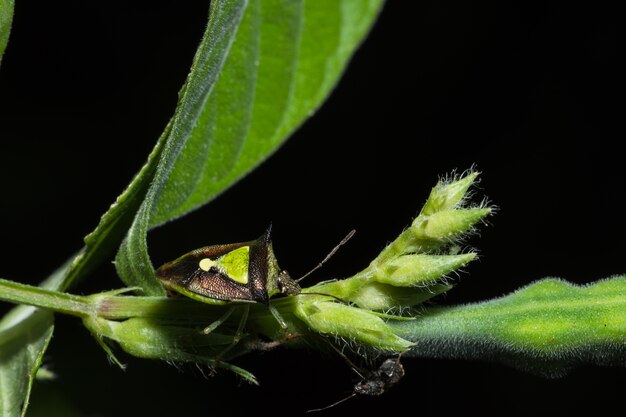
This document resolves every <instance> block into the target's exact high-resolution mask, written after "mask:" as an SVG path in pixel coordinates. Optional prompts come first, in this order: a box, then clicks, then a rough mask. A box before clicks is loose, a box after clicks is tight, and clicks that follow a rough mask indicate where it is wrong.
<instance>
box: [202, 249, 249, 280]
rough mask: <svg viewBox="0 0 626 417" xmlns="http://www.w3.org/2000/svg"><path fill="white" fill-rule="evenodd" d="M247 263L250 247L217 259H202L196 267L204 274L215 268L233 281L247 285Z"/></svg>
mask: <svg viewBox="0 0 626 417" xmlns="http://www.w3.org/2000/svg"><path fill="white" fill-rule="evenodd" d="M249 263H250V246H242V247H240V248H238V249H235V250H233V251H230V252H228V253H227V254H225V255H222V256H220V257H219V258H217V259H210V258H204V259H202V260H201V261H200V263H199V265H198V266H199V267H200V269H202V270H203V271H206V272H208V271H209V270H210V269H211V268H215V269H217V270H218V271H219V272H221V273H223V274H224V275H226V276H227V277H229V278H230V279H232V280H233V281H235V282H238V283H240V284H247V283H248V265H249Z"/></svg>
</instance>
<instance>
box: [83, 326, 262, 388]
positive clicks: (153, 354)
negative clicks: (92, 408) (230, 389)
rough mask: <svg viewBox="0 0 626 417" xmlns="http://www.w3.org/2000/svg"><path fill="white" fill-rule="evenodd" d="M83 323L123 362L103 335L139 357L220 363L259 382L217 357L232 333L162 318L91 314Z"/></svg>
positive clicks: (228, 343) (231, 338)
mask: <svg viewBox="0 0 626 417" xmlns="http://www.w3.org/2000/svg"><path fill="white" fill-rule="evenodd" d="M83 323H84V324H85V327H87V328H88V329H89V330H90V331H91V332H92V334H93V335H94V336H95V338H96V340H97V341H98V342H99V343H100V345H101V346H102V347H103V348H104V350H105V351H106V352H107V353H108V354H109V356H110V357H111V359H112V360H113V361H114V362H116V363H117V364H119V365H120V366H122V365H121V363H120V362H119V360H118V359H117V358H116V357H115V356H114V355H113V352H112V350H111V348H110V347H109V346H108V345H107V344H106V343H105V342H104V340H103V339H104V338H106V339H109V340H113V341H115V342H117V343H118V344H119V345H120V347H121V348H122V349H124V351H126V352H127V353H129V354H131V355H133V356H137V357H139V358H146V359H160V360H164V361H169V362H192V363H199V364H205V365H208V366H210V367H214V366H218V367H220V368H224V369H228V370H230V371H232V372H234V373H236V374H238V375H239V376H241V377H242V378H244V379H246V380H247V381H249V382H251V383H255V384H256V383H257V382H256V379H255V377H254V375H252V374H251V373H249V372H248V371H246V370H244V369H241V368H239V367H237V366H234V365H231V364H229V363H226V362H223V361H221V360H220V361H217V360H216V359H215V358H216V357H219V355H220V354H221V353H222V352H224V351H225V349H227V348H228V347H229V346H230V345H231V344H232V343H233V340H234V339H233V336H226V335H222V334H219V333H216V332H213V333H209V334H206V333H204V332H202V331H201V330H199V329H198V328H196V327H185V326H180V325H176V326H175V325H170V324H165V323H164V322H163V321H162V320H157V319H147V318H138V317H137V318H131V319H127V320H124V321H113V320H106V319H103V318H101V317H95V316H89V317H85V318H84V319H83Z"/></svg>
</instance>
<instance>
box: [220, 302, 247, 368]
mask: <svg viewBox="0 0 626 417" xmlns="http://www.w3.org/2000/svg"><path fill="white" fill-rule="evenodd" d="M232 309H234V307H233V308H232ZM249 312H250V306H249V305H245V306H243V307H242V311H241V319H240V320H239V326H238V327H237V332H236V333H235V335H234V336H233V341H232V342H231V344H230V345H229V346H228V347H227V348H226V349H224V350H223V351H221V352H220V353H219V354H218V355H217V357H216V358H215V361H216V362H220V361H221V360H222V358H223V357H224V355H225V354H226V353H228V351H229V350H231V349H232V348H234V347H235V346H236V345H237V344H238V343H239V342H240V341H241V339H242V338H243V329H244V327H245V325H246V322H247V321H248V313H249ZM231 313H232V311H231Z"/></svg>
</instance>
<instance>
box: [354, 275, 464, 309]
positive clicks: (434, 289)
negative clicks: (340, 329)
mask: <svg viewBox="0 0 626 417" xmlns="http://www.w3.org/2000/svg"><path fill="white" fill-rule="evenodd" d="M451 288H452V285H444V284H435V285H430V286H428V287H422V288H405V287H395V286H393V285H388V284H381V283H379V282H372V283H370V284H368V285H364V286H362V287H360V288H359V289H357V290H356V291H354V292H353V293H351V294H350V298H349V299H348V300H349V301H350V302H352V303H354V304H356V305H358V306H359V307H361V308H367V309H369V310H377V311H389V310H391V309H394V308H398V307H412V306H415V305H418V304H421V303H423V302H424V301H426V300H429V299H430V298H432V297H434V296H436V295H439V294H441V293H444V292H446V291H448V290H449V289H451Z"/></svg>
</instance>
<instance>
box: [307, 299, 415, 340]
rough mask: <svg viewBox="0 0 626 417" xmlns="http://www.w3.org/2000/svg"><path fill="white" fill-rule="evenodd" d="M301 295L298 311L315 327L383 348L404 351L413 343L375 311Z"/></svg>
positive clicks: (309, 324)
mask: <svg viewBox="0 0 626 417" xmlns="http://www.w3.org/2000/svg"><path fill="white" fill-rule="evenodd" d="M300 298H301V299H302V300H301V301H300V302H299V303H298V306H297V308H296V310H295V314H296V316H297V317H298V318H299V319H300V320H302V321H303V322H305V323H306V324H307V325H308V326H309V328H311V329H312V330H314V331H317V332H319V333H323V334H329V335H333V336H336V337H341V338H345V339H348V340H356V341H357V342H360V343H363V344H365V345H367V346H370V347H372V348H375V349H380V350H390V351H395V352H404V351H405V350H407V349H408V348H409V347H410V346H411V345H412V343H411V342H408V341H406V340H404V339H402V338H401V337H399V336H398V335H397V334H396V333H395V332H394V330H393V328H392V327H390V326H388V325H387V323H385V322H384V321H383V320H382V319H381V318H380V317H379V316H378V315H376V314H375V313H373V312H371V311H368V310H364V309H361V308H355V307H351V306H348V305H345V304H341V303H336V302H332V301H319V300H311V298H312V297H300ZM305 298H307V299H306V300H305Z"/></svg>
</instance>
